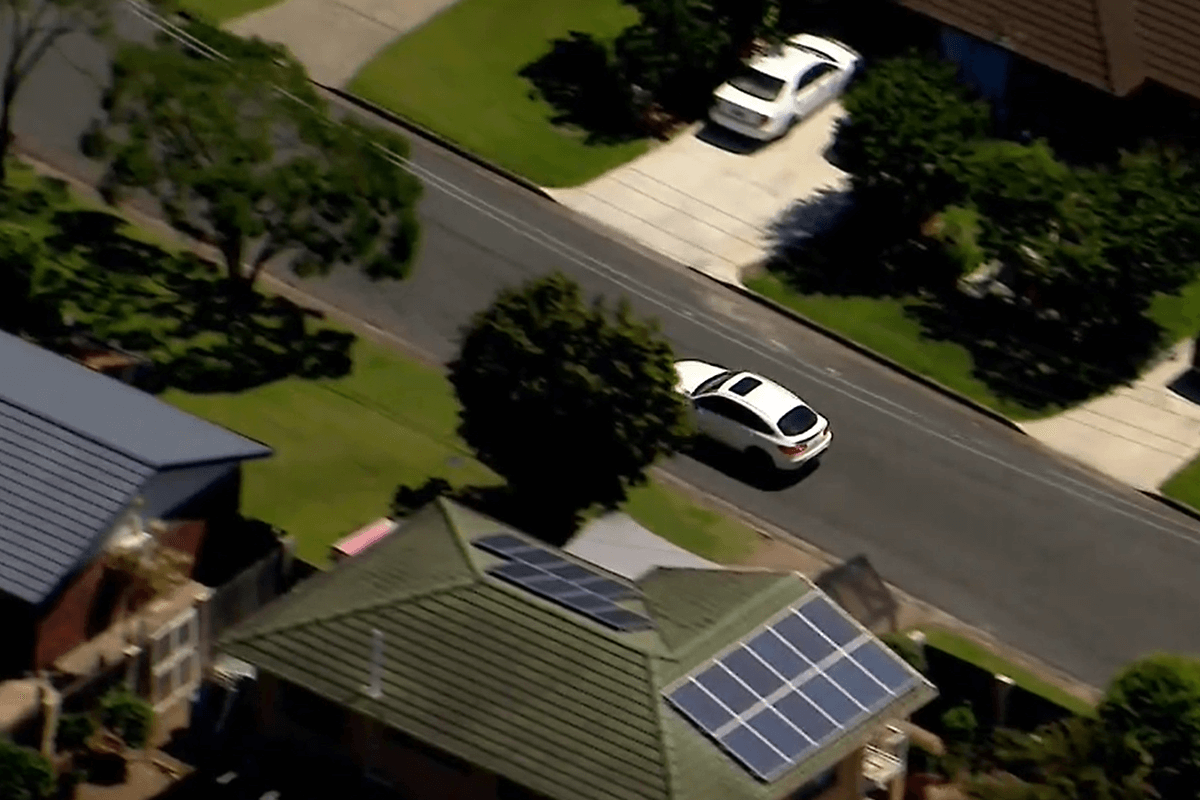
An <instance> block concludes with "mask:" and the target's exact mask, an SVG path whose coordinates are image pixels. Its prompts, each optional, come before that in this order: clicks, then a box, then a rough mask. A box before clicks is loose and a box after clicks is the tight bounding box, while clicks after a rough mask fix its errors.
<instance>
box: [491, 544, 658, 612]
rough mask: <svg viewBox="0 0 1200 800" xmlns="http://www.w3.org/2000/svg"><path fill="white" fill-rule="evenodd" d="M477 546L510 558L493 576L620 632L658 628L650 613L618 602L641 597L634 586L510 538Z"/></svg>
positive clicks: (494, 568) (548, 551)
mask: <svg viewBox="0 0 1200 800" xmlns="http://www.w3.org/2000/svg"><path fill="white" fill-rule="evenodd" d="M474 543H475V545H476V546H477V547H479V548H480V549H481V550H484V551H486V552H489V553H493V554H495V555H498V556H501V557H502V558H505V559H509V560H508V561H507V562H506V563H504V564H501V565H499V566H496V567H493V568H492V569H490V570H489V573H490V574H492V575H495V576H496V577H498V578H502V579H504V580H506V581H508V582H509V583H513V584H516V585H517V586H520V587H521V588H523V589H525V590H527V591H529V592H530V593H531V594H535V595H537V596H539V597H543V598H545V599H547V600H552V601H554V602H556V603H558V604H559V605H561V606H563V607H565V608H569V609H571V610H572V611H575V612H577V613H580V614H583V615H584V616H586V617H589V618H591V619H593V620H595V621H597V622H600V623H602V624H604V625H607V626H608V627H610V628H613V629H615V630H619V631H638V630H645V629H647V628H650V627H652V623H651V622H650V619H649V618H648V617H646V616H645V615H643V614H638V613H636V612H633V611H630V610H628V609H625V608H621V607H620V606H618V605H617V604H616V603H615V602H614V601H615V600H623V599H626V598H630V597H636V596H637V592H636V591H635V590H634V589H633V588H632V587H630V586H627V585H625V584H623V583H619V582H617V581H614V580H611V579H609V578H606V577H604V576H603V575H600V574H598V573H596V572H594V571H592V570H590V569H588V568H586V567H584V566H582V565H580V564H574V563H572V562H570V561H568V560H567V559H565V558H563V557H562V556H560V555H558V554H557V553H555V552H553V551H551V550H548V549H546V548H543V547H537V546H535V545H532V544H530V543H529V542H527V541H525V540H524V539H521V538H519V537H517V536H512V535H510V534H495V535H491V536H484V537H482V538H479V539H476V540H475V542H474Z"/></svg>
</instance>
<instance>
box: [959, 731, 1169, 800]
mask: <svg viewBox="0 0 1200 800" xmlns="http://www.w3.org/2000/svg"><path fill="white" fill-rule="evenodd" d="M994 755H995V757H996V760H997V761H998V762H999V764H1000V765H1001V766H1003V767H1004V768H1005V769H1007V770H1008V771H1009V778H1008V779H996V778H994V777H989V778H984V779H977V780H975V781H974V782H973V783H974V785H973V786H972V787H971V789H972V792H971V793H972V795H974V796H975V797H978V798H981V800H1151V798H1154V797H1155V796H1156V795H1155V794H1154V791H1153V789H1152V788H1151V787H1150V786H1149V785H1148V784H1147V782H1146V777H1147V775H1148V774H1149V771H1150V763H1151V762H1150V757H1149V756H1148V755H1147V754H1146V753H1145V751H1144V750H1141V749H1140V748H1138V747H1137V745H1136V743H1130V742H1125V741H1123V740H1121V738H1120V737H1119V736H1116V735H1114V733H1113V732H1112V731H1110V730H1108V729H1107V728H1106V727H1105V726H1104V725H1103V724H1101V723H1100V722H1099V721H1097V720H1095V719H1091V718H1088V717H1071V718H1068V719H1066V720H1063V721H1061V722H1056V723H1053V724H1051V725H1047V726H1044V727H1042V728H1041V729H1039V730H1038V731H1037V732H1036V733H1032V734H1031V733H1024V732H1020V731H1012V730H1000V731H997V733H996V746H995V752H994Z"/></svg>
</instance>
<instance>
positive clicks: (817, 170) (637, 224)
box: [292, 0, 847, 282]
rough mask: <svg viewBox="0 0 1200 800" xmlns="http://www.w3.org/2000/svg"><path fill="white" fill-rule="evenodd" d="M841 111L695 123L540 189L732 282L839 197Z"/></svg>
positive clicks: (842, 181) (842, 183) (831, 208)
mask: <svg viewBox="0 0 1200 800" xmlns="http://www.w3.org/2000/svg"><path fill="white" fill-rule="evenodd" d="M292 1H293V2H295V0H292ZM844 113H845V112H844V111H843V110H842V107H841V106H840V105H839V104H836V103H832V104H830V105H827V106H826V107H825V108H823V109H821V110H820V111H818V112H817V113H816V114H815V115H813V116H812V117H810V118H809V119H807V120H805V121H804V122H802V123H801V124H799V125H797V126H796V127H795V128H793V129H792V131H791V132H790V133H788V134H787V135H786V136H785V137H783V138H782V139H780V140H778V141H775V142H771V143H768V144H766V145H763V146H758V147H754V146H753V145H752V143H749V142H747V141H746V140H744V139H740V138H739V137H736V136H734V135H733V134H729V133H726V132H724V131H723V130H722V129H720V128H716V127H715V126H711V125H708V124H697V125H694V126H692V127H691V128H689V129H688V130H686V131H684V132H683V133H680V134H678V135H677V136H676V137H675V138H674V139H672V140H671V141H669V142H667V143H665V144H663V145H660V146H658V147H656V148H654V149H653V150H651V151H650V152H648V153H646V154H645V155H643V156H641V157H640V158H637V159H635V160H634V161H631V162H630V163H628V164H625V165H624V166H621V167H618V168H617V169H615V170H613V171H611V172H609V173H606V174H605V175H602V176H601V177H599V178H597V179H596V180H594V181H591V182H590V183H587V184H584V185H583V186H579V187H576V188H571V189H550V190H547V191H549V193H550V195H551V196H553V197H554V199H556V200H557V201H559V202H560V203H562V204H563V205H566V206H568V207H570V208H572V209H574V210H576V211H578V212H580V213H582V214H585V215H587V216H589V217H591V218H593V219H595V220H597V221H599V222H601V223H603V224H605V225H607V226H608V227H610V228H613V229H615V230H617V231H619V232H621V233H623V234H625V235H626V236H628V237H630V238H632V239H633V240H635V241H637V242H639V243H641V244H642V245H644V246H646V247H649V248H650V249H652V250H655V251H657V252H659V253H661V254H662V255H665V256H668V257H670V258H673V259H675V260H677V261H679V262H681V263H683V264H686V265H688V266H691V267H694V268H696V269H699V270H701V271H702V272H705V273H707V274H709V275H711V276H713V277H715V278H718V279H720V280H723V281H727V282H737V281H738V280H739V278H740V273H741V270H742V268H744V267H746V266H747V265H750V264H753V263H756V262H758V261H760V260H761V259H762V258H763V257H764V256H765V255H766V254H767V253H768V252H769V251H770V249H771V247H772V246H773V244H774V243H775V242H776V241H777V240H778V238H781V237H782V238H793V237H795V236H797V235H800V236H802V235H804V232H805V231H808V230H811V229H812V227H813V226H814V225H818V224H821V222H822V220H824V219H825V218H826V217H827V216H828V215H829V214H830V213H831V212H836V210H837V209H839V208H841V207H843V206H844V204H845V203H846V201H847V195H846V194H845V191H846V187H847V182H846V177H847V176H846V174H845V173H844V172H842V171H841V170H839V169H837V168H836V167H834V166H833V165H832V164H830V163H829V162H828V161H826V160H825V157H824V153H825V150H826V149H827V148H828V146H829V144H830V143H831V142H832V139H833V134H834V130H835V127H836V124H837V121H838V120H839V119H840V118H841V117H842V115H843V114H844Z"/></svg>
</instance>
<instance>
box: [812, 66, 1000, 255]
mask: <svg viewBox="0 0 1200 800" xmlns="http://www.w3.org/2000/svg"><path fill="white" fill-rule="evenodd" d="M842 103H843V105H844V106H845V109H846V112H847V117H846V119H844V120H843V121H842V122H841V123H840V124H839V126H838V131H837V138H836V140H835V143H834V153H835V157H836V160H837V162H838V164H839V166H841V168H842V169H844V170H846V171H847V172H849V173H850V177H851V185H852V186H853V188H854V192H855V198H856V200H857V202H858V203H859V205H860V206H864V207H868V208H870V209H872V210H873V212H874V213H873V216H875V217H878V218H879V219H880V220H888V221H892V223H893V224H895V225H896V226H897V230H902V231H904V233H903V235H905V236H907V235H910V234H911V232H912V231H913V230H915V227H916V226H917V225H919V224H920V223H922V222H924V221H925V219H926V218H928V217H929V215H930V214H932V213H934V212H935V211H938V210H940V209H942V208H945V207H946V206H947V205H949V204H951V203H953V202H956V201H957V200H959V199H960V197H961V187H960V185H959V183H958V181H957V180H956V179H955V177H954V175H955V170H954V165H955V162H956V159H958V158H959V157H960V156H961V155H962V154H963V152H964V151H965V149H966V147H967V145H968V144H969V143H970V142H972V141H974V140H977V139H979V138H981V137H983V136H984V135H985V134H986V133H987V130H988V124H989V123H988V120H989V111H988V107H987V105H986V104H985V103H983V102H981V101H979V100H973V99H971V97H970V96H969V95H968V93H967V90H966V88H964V87H963V86H962V85H961V84H959V83H958V81H957V80H956V78H955V69H954V67H953V66H952V65H950V64H946V63H942V62H939V61H934V60H931V59H929V58H926V57H924V56H922V55H920V54H918V53H916V52H915V51H911V52H909V53H908V54H906V55H904V56H900V57H897V58H892V59H888V60H885V61H881V62H878V63H877V64H875V65H873V66H872V67H871V69H869V70H866V71H865V72H864V74H863V77H862V78H861V79H859V80H858V81H857V82H856V83H855V84H854V85H853V86H851V87H850V89H849V90H848V91H847V92H846V94H845V96H844V97H843V100H842Z"/></svg>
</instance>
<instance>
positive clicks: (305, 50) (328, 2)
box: [225, 0, 455, 89]
mask: <svg viewBox="0 0 1200 800" xmlns="http://www.w3.org/2000/svg"><path fill="white" fill-rule="evenodd" d="M454 3H455V0H403V2H392V1H391V0H283V2H282V3H277V4H276V5H273V6H269V7H267V8H264V9H261V10H259V11H255V12H253V13H250V14H247V15H246V16H244V17H240V18H238V19H235V20H233V21H231V22H229V23H227V24H226V25H225V27H226V28H227V29H228V30H229V31H230V32H232V33H236V34H238V35H239V36H246V37H252V36H257V37H258V38H260V39H263V40H265V41H268V42H276V43H278V44H282V45H286V46H287V48H288V49H289V50H291V51H292V55H294V56H295V57H296V59H297V60H298V61H299V62H300V63H301V64H303V65H304V67H305V68H306V69H307V70H308V74H309V77H311V78H312V79H313V80H314V81H315V82H317V83H319V84H321V85H322V86H333V87H336V88H338V89H341V88H344V87H345V86H346V85H347V84H348V83H350V81H351V79H353V78H354V76H355V74H356V73H357V72H358V70H359V69H360V68H361V67H363V66H364V65H365V64H366V63H367V62H369V61H370V60H371V59H373V58H375V56H376V55H378V54H379V51H380V50H382V49H383V48H384V47H386V46H387V45H388V44H390V43H391V42H392V41H394V40H395V39H398V38H400V37H401V36H403V35H404V34H406V33H408V32H409V31H411V30H412V29H414V28H416V27H417V26H419V25H421V24H423V23H425V22H426V21H428V20H429V19H431V18H432V17H433V16H434V15H436V14H438V13H439V12H441V11H444V10H445V9H446V8H448V7H449V6H452V5H454Z"/></svg>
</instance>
